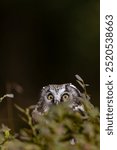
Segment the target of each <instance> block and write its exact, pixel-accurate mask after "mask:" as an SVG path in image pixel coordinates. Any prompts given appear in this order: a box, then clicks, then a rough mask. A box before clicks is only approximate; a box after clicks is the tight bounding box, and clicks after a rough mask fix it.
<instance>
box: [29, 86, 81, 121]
mask: <svg viewBox="0 0 117 150" xmlns="http://www.w3.org/2000/svg"><path fill="white" fill-rule="evenodd" d="M80 96H81V93H80V91H79V90H78V89H77V88H76V86H74V85H73V84H71V83H66V84H50V85H48V86H45V87H43V88H42V90H41V93H40V97H39V101H38V103H37V105H36V107H35V109H34V110H33V112H32V117H33V119H34V120H35V121H36V120H37V118H38V115H40V114H42V113H44V112H47V111H48V110H49V109H50V108H51V106H53V105H58V104H62V103H64V102H68V105H69V107H70V108H72V110H73V111H79V112H83V111H84V107H83V105H82V104H81V102H80V100H79V97H80Z"/></svg>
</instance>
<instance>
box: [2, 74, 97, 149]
mask: <svg viewBox="0 0 117 150" xmlns="http://www.w3.org/2000/svg"><path fill="white" fill-rule="evenodd" d="M76 78H77V81H78V83H79V84H80V85H81V87H82V88H83V90H84V92H82V93H81V98H80V100H81V102H82V103H83V105H84V108H85V110H86V114H85V115H81V114H80V113H79V112H73V111H72V110H71V109H70V108H69V107H68V105H67V103H64V104H61V105H57V106H53V107H52V108H51V109H50V110H49V111H48V112H46V113H44V114H43V115H40V116H39V118H38V122H37V123H34V121H33V120H32V117H31V110H32V108H33V106H30V107H28V108H26V109H22V108H21V107H19V106H18V105H16V107H17V109H18V110H19V111H20V112H21V115H20V116H21V118H22V119H23V120H24V121H25V122H26V124H27V125H28V126H27V127H26V128H22V129H20V131H19V133H15V134H14V133H12V132H11V130H10V129H9V128H8V127H6V126H5V125H2V126H1V129H0V149H1V150H65V149H67V150H99V147H100V136H99V134H100V120H99V111H98V109H97V108H95V107H94V106H93V105H92V104H91V103H90V101H89V95H88V94H87V91H86V86H87V84H85V83H84V81H83V80H82V79H81V78H80V77H79V76H78V75H77V76H76Z"/></svg>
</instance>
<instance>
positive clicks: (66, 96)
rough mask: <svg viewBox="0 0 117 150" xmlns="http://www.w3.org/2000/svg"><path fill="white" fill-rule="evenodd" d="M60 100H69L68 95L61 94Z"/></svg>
mask: <svg viewBox="0 0 117 150" xmlns="http://www.w3.org/2000/svg"><path fill="white" fill-rule="evenodd" d="M62 100H63V101H67V100H69V95H68V94H67V93H66V94H63V96H62Z"/></svg>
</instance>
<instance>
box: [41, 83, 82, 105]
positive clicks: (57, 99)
mask: <svg viewBox="0 0 117 150" xmlns="http://www.w3.org/2000/svg"><path fill="white" fill-rule="evenodd" d="M79 95H80V91H79V90H78V89H77V88H76V87H75V86H74V85H73V84H71V83H67V84H61V85H57V84H51V85H48V86H45V87H43V89H42V92H41V97H43V101H44V102H45V103H47V104H48V105H52V104H59V103H62V102H67V101H68V102H69V101H72V100H73V99H74V98H76V97H79Z"/></svg>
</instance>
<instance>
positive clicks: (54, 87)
mask: <svg viewBox="0 0 117 150" xmlns="http://www.w3.org/2000/svg"><path fill="white" fill-rule="evenodd" d="M49 91H51V92H54V93H56V94H62V93H63V92H65V91H66V84H51V85H49Z"/></svg>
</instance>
